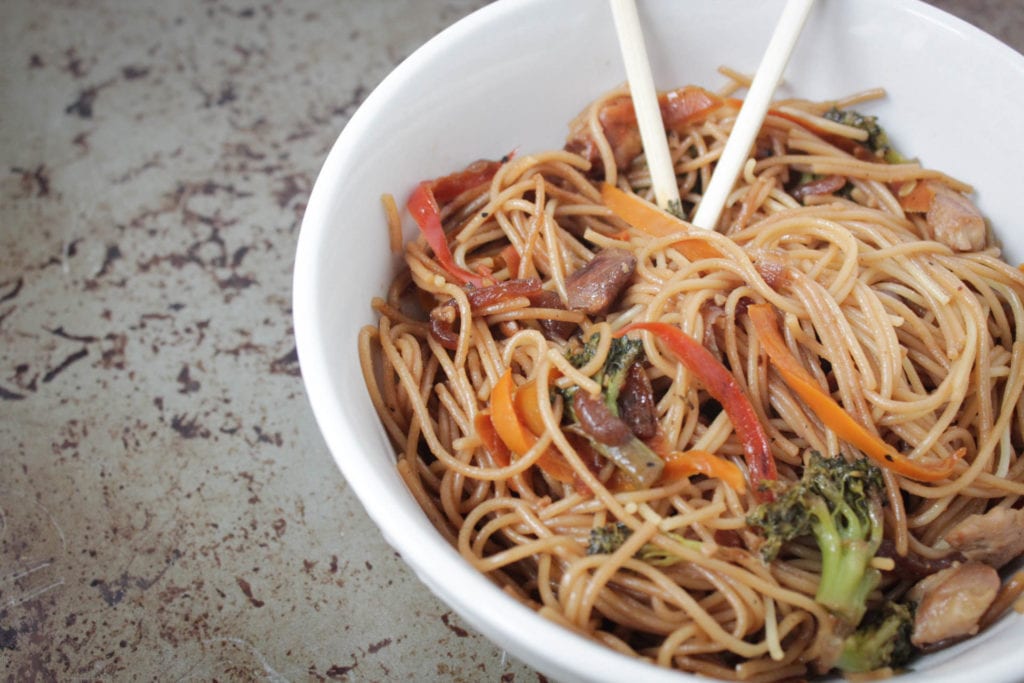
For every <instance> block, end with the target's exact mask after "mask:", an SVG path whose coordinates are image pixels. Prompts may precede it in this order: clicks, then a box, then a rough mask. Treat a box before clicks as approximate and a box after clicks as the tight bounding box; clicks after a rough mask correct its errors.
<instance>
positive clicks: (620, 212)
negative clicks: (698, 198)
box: [601, 183, 722, 261]
mask: <svg viewBox="0 0 1024 683" xmlns="http://www.w3.org/2000/svg"><path fill="white" fill-rule="evenodd" d="M601 199H602V200H603V201H604V203H605V206H607V207H608V208H609V209H611V210H612V213H614V214H615V215H616V216H618V217H619V218H621V219H622V220H624V221H626V222H627V223H629V224H630V225H632V226H633V227H634V228H636V229H637V230H641V231H643V232H646V233H647V234H648V235H652V236H654V237H668V236H670V235H679V237H680V240H679V241H678V242H676V243H675V244H674V245H673V246H674V247H675V248H676V249H678V250H679V252H680V253H681V254H682V255H683V256H685V257H686V258H688V259H690V260H691V261H700V260H702V259H710V258H721V257H722V253H721V252H720V251H718V250H717V249H715V248H714V247H713V246H711V245H710V244H708V243H707V242H705V241H704V240H702V239H698V238H689V239H688V238H687V233H688V232H690V231H691V230H692V229H693V228H692V226H690V224H689V223H686V222H685V221H683V220H681V219H679V218H676V217H675V216H673V215H672V214H670V213H667V212H665V211H662V210H661V209H659V208H658V207H657V206H655V205H654V204H651V203H650V202H648V201H646V200H644V199H641V198H640V197H638V196H637V195H635V194H630V193H629V192H623V191H622V190H620V189H619V188H617V187H615V186H614V185H611V184H609V183H604V184H603V185H601Z"/></svg>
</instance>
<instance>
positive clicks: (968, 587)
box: [908, 562, 1000, 647]
mask: <svg viewBox="0 0 1024 683" xmlns="http://www.w3.org/2000/svg"><path fill="white" fill-rule="evenodd" d="M999 585H1000V583H999V574H998V573H997V572H996V570H995V569H993V568H992V567H990V566H988V565H987V564H982V563H980V562H966V563H964V564H960V565H957V566H955V567H950V568H949V569H943V570H941V571H939V572H936V573H935V574H932V575H931V576H928V577H927V578H925V579H922V580H921V581H920V582H919V583H918V584H917V585H916V586H914V588H913V589H912V590H911V591H910V594H909V596H908V597H909V598H910V599H911V600H914V601H916V602H917V603H918V605H917V613H916V614H915V616H914V632H913V634H912V635H911V638H910V639H911V642H913V643H914V645H916V646H918V647H923V646H925V645H930V644H932V643H938V642H941V641H944V640H949V639H952V638H960V637H963V636H970V635H974V634H975V633H977V632H978V621H979V620H980V619H981V617H982V615H983V614H985V610H987V609H988V608H989V605H991V604H992V601H993V600H995V597H996V594H997V593H998V592H999Z"/></svg>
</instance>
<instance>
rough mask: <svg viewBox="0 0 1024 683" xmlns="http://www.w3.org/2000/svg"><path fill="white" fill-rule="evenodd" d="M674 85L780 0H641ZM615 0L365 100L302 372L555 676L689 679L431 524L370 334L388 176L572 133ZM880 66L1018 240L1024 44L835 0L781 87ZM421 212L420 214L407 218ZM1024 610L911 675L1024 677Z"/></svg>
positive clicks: (419, 69)
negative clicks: (382, 391)
mask: <svg viewBox="0 0 1024 683" xmlns="http://www.w3.org/2000/svg"><path fill="white" fill-rule="evenodd" d="M639 5H640V13H641V20H642V22H643V24H644V27H645V32H646V36H647V47H648V52H649V54H650V58H651V61H652V65H653V70H654V75H655V80H656V83H657V85H658V87H659V88H668V87H674V86H678V85H683V84H687V83H697V84H702V85H705V86H708V87H711V88H715V87H717V86H718V85H720V84H721V83H722V82H723V79H722V77H721V76H719V75H718V74H717V73H716V71H715V69H716V68H717V67H718V66H719V65H721V64H725V65H728V66H731V67H733V68H736V69H738V70H740V71H745V72H748V73H752V72H753V71H754V70H755V69H756V66H757V62H758V59H759V57H760V53H761V51H762V50H763V48H764V46H765V44H766V42H767V39H768V36H769V34H770V31H771V27H772V26H773V24H774V21H775V19H776V17H777V16H778V13H779V10H780V8H781V5H782V3H781V0H774V1H771V2H757V3H755V2H750V1H749V0H693V1H692V2H685V3H683V2H678V0H643V1H641V2H640V3H639ZM624 78H625V76H624V71H623V68H622V66H621V60H620V56H619V52H618V47H617V44H616V42H615V36H614V32H613V27H612V22H611V17H610V14H609V10H608V7H607V5H606V4H605V3H602V2H597V1H596V0H560V1H559V2H555V3H552V2H547V1H545V0H507V1H504V2H498V3H495V4H493V5H490V6H488V7H486V8H484V9H483V10H481V11H479V12H477V13H476V14H474V15H472V16H470V17H468V18H467V19H465V20H463V21H461V22H459V23H458V24H456V25H454V26H453V27H451V28H450V29H448V30H447V31H445V32H444V33H442V34H441V35H440V36H438V37H436V38H435V39H434V40H432V41H430V42H429V43H427V44H426V45H424V46H423V47H422V48H421V49H420V50H418V51H417V52H416V53H415V54H414V55H412V56H411V57H410V58H409V59H408V60H406V61H405V62H404V63H403V64H402V65H401V66H400V67H399V68H398V69H396V70H395V71H394V72H393V73H392V74H391V75H390V76H389V77H388V78H387V79H386V80H385V81H384V82H383V83H382V84H381V85H380V86H379V87H378V88H377V89H376V90H375V91H374V92H373V93H372V94H371V95H370V97H368V98H367V100H366V102H365V104H364V105H363V106H362V107H361V108H360V110H359V111H358V112H357V113H356V114H355V116H353V118H352V120H351V121H350V122H349V123H348V125H347V126H346V128H345V129H344V131H343V132H342V133H341V135H340V137H339V139H338V141H337V143H336V144H335V146H334V148H333V149H332V151H331V153H330V155H329V157H328V159H327V161H326V162H325V164H324V167H323V169H322V171H321V173H320V176H319V177H318V179H317V182H316V185H315V187H314V189H313V193H312V196H311V198H310V202H309V205H308V208H307V211H306V215H305V218H304V220H303V225H302V231H301V235H300V238H299V245H298V253H297V257H296V265H295V279H294V311H295V313H294V315H295V329H296V337H297V341H298V351H299V358H300V361H301V365H302V372H303V377H304V380H305V383H306V387H307V392H308V394H309V397H310V401H311V404H312V406H313V409H314V412H315V415H316V418H317V421H318V423H319V425H320V428H321V430H322V432H323V434H324V437H325V439H326V441H327V444H328V446H329V448H330V450H331V452H332V454H333V455H334V458H335V459H336V461H337V463H338V466H339V467H340V468H341V470H342V472H343V474H344V475H345V477H346V479H347V480H348V482H349V484H350V485H351V486H352V488H353V489H354V490H355V492H356V493H357V495H358V496H359V497H360V499H361V500H362V502H363V503H364V505H365V506H366V509H367V511H368V512H369V514H370V516H371V517H372V518H373V519H374V521H375V522H376V523H377V524H378V525H379V527H380V528H381V531H382V532H383V534H384V535H385V537H386V538H387V540H388V541H389V542H390V543H391V544H392V545H393V546H394V547H395V549H396V550H398V551H399V552H400V553H401V555H402V556H403V558H404V559H405V560H406V561H407V562H408V563H409V564H410V565H411V566H412V567H413V569H414V570H415V571H416V573H417V574H418V576H419V577H420V578H421V579H422V580H423V581H424V583H425V584H427V586H429V588H430V589H431V590H432V591H434V592H435V593H436V594H437V595H438V596H440V597H441V598H442V599H444V600H445V601H446V602H448V603H449V604H450V605H451V606H452V608H454V609H455V610H456V611H458V612H459V613H460V614H461V615H462V616H463V617H464V618H465V619H466V620H467V621H469V622H470V623H471V624H472V625H473V626H475V627H476V628H477V629H479V630H480V631H481V632H483V633H484V634H485V635H487V636H488V637H490V638H492V639H493V640H495V641H496V642H497V643H499V644H501V645H502V646H503V647H505V648H506V649H508V650H509V651H510V652H512V653H513V654H514V655H516V656H518V657H520V658H521V659H523V660H524V661H526V662H528V663H530V664H531V665H533V666H535V667H537V668H538V669H540V670H541V671H544V672H545V673H547V674H549V675H551V676H553V677H555V678H556V679H559V680H584V679H585V680H591V681H604V680H607V681H622V680H645V681H659V680H665V681H680V680H685V677H680V675H679V674H676V673H670V672H666V671H661V670H657V669H655V668H653V667H649V666H647V665H643V664H641V663H639V662H636V661H634V660H631V659H629V658H626V657H622V656H619V655H617V654H614V653H612V652H611V651H609V650H607V649H605V648H603V647H601V646H598V645H595V644H593V643H591V642H589V641H587V640H585V639H583V638H580V637H578V636H575V635H573V634H571V633H569V632H567V631H565V630H563V629H561V628H560V627H557V626H555V625H553V624H551V623H550V622H548V621H546V620H544V619H542V618H540V617H538V616H536V615H535V614H533V613H532V612H530V611H529V610H527V609H526V608H523V607H521V606H520V605H518V604H517V603H515V602H514V601H513V600H511V599H510V598H508V597H507V596H505V595H504V594H503V593H501V592H500V591H499V590H498V589H496V588H495V587H494V586H493V585H492V584H491V583H490V582H489V581H488V580H487V579H486V578H485V577H483V576H481V575H479V574H478V573H477V572H476V571H475V570H473V569H472V568H471V567H469V565H468V564H466V563H465V562H463V561H462V560H461V558H459V556H458V555H457V553H456V552H455V551H454V550H453V549H451V548H450V547H449V546H448V545H447V544H446V543H445V542H444V541H443V539H442V538H441V537H440V536H439V535H438V534H436V532H434V530H433V529H432V527H431V526H430V524H429V523H428V522H427V520H426V517H425V516H424V515H423V514H422V513H421V511H420V510H419V508H418V507H417V505H416V503H415V502H414V501H413V500H412V498H411V497H410V496H409V495H408V494H407V492H406V490H405V488H404V486H403V485H402V483H401V481H400V479H399V478H398V476H397V474H396V473H395V470H394V457H393V454H392V450H391V448H390V446H389V444H388V442H387V439H386V437H385V435H384V432H383V430H382V428H381V427H380V426H379V423H378V421H377V418H376V415H375V413H374V411H373V408H372V406H371V404H370V401H369V399H368V397H367V395H366V391H365V389H364V385H363V380H362V376H361V374H360V371H359V365H358V360H357V354H356V335H357V332H358V330H359V328H360V327H361V326H362V325H364V324H366V323H369V322H372V321H373V316H372V313H371V310H370V306H369V302H370V299H371V297H373V296H380V295H382V294H383V293H384V291H385V288H386V286H387V283H388V282H389V280H390V278H391V276H392V274H393V272H394V268H395V267H396V264H397V260H396V258H395V257H394V256H393V255H391V254H390V253H389V251H388V246H387V235H386V230H385V228H384V217H383V213H382V210H381V206H380V195H381V194H382V193H385V192H391V193H393V194H394V195H395V196H396V197H397V198H398V199H399V201H401V200H402V198H404V197H405V196H406V194H407V193H408V192H409V191H410V189H411V188H412V187H413V186H414V184H415V183H416V182H417V181H419V180H421V179H424V178H429V177H434V176H437V175H441V174H444V173H448V172H450V171H452V170H455V169H457V168H461V167H462V166H464V165H465V164H467V163H468V162H470V161H472V160H474V159H477V158H480V157H489V158H497V157H500V156H501V155H502V154H504V153H506V152H508V151H510V150H517V151H518V153H519V154H527V153H530V152H531V151H540V150H544V149H550V148H557V147H560V146H561V144H562V143H563V141H564V137H565V132H566V124H567V122H568V121H569V120H570V119H571V118H572V117H573V116H574V115H575V114H576V113H578V111H579V110H580V109H581V108H582V107H583V106H584V105H585V104H586V103H587V102H589V101H590V100H591V99H593V98H594V97H596V96H597V95H599V94H600V93H602V92H603V91H605V90H608V89H610V88H611V87H614V86H616V85H618V84H620V83H621V82H622V81H623V80H624ZM876 86H881V87H884V88H886V90H887V91H888V92H889V94H890V97H889V99H888V100H886V101H884V102H880V103H875V104H872V105H870V106H867V107H862V109H864V110H866V111H869V112H870V113H873V114H878V115H879V117H880V119H881V123H882V125H883V126H885V127H886V129H887V130H888V132H889V134H890V137H891V138H892V140H893V141H894V144H895V145H896V146H897V148H898V149H900V150H901V151H903V152H904V153H906V154H909V155H916V156H918V157H919V158H920V159H921V160H922V161H923V163H925V164H926V165H927V166H930V167H934V168H939V169H942V170H944V171H946V172H948V173H950V174H951V175H954V176H956V177H958V178H960V179H961V180H964V181H967V182H969V183H971V184H973V185H974V186H975V187H976V188H977V200H978V202H979V204H980V206H981V207H982V209H983V210H984V211H985V212H986V214H987V215H988V216H989V218H990V220H991V221H992V224H993V225H994V227H995V229H996V232H997V234H999V236H1000V237H1001V239H1002V240H1003V243H1004V245H1005V247H1006V252H1007V256H1008V258H1009V259H1010V260H1011V261H1012V262H1014V263H1016V262H1017V261H1019V260H1020V259H1022V258H1024V235H1022V234H1021V232H1019V228H1018V227H1017V226H1016V223H1015V221H1016V219H1017V216H1018V213H1019V208H1018V207H1019V203H1020V202H1019V196H1020V194H1019V193H1020V190H1019V189H1018V187H1017V185H1018V178H1019V172H1018V170H1017V168H1016V164H1017V163H1018V160H1019V159H1020V158H1021V153H1022V152H1024V117H1021V116H1020V112H1021V111H1024V57H1022V56H1021V55H1019V54H1017V53H1016V52H1014V51H1013V50H1011V49H1010V48H1008V47H1006V46H1004V45H1002V44H1000V43H998V42H997V41H995V40H994V39H992V38H990V37H988V36H986V35H984V34H982V33H981V32H979V31H978V30H976V29H974V28H973V27H970V26H968V25H967V24H965V23H963V22H960V21H959V20H956V19H954V18H952V17H950V16H948V15H945V14H942V13H940V12H938V11H937V10H935V9H933V8H931V7H929V6H926V5H923V4H921V3H918V2H916V1H915V0H906V1H902V2H897V1H894V0H857V1H856V2H854V1H853V0H820V2H818V3H817V6H816V8H815V10H814V12H813V14H812V16H811V18H810V20H809V22H808V25H807V27H806V28H805V30H804V33H803V35H802V37H801V40H800V43H799V45H798V47H797V49H796V51H795V53H794V55H793V58H792V61H791V62H790V67H789V69H788V70H787V72H786V83H785V85H784V86H783V88H782V90H781V91H780V93H779V95H780V96H792V95H799V96H801V97H808V98H821V99H826V98H831V97H839V96H842V95H846V94H849V93H852V92H855V91H859V90H863V89H867V88H872V87H876ZM406 229H407V231H410V232H411V231H412V230H414V228H413V226H412V224H411V222H409V223H408V224H407V225H406ZM1022 639H1024V619H1022V618H1021V617H1019V616H1017V615H1013V616H1011V617H1010V618H1008V619H1006V620H1004V621H1003V622H1002V623H1000V624H999V625H998V626H997V627H996V628H993V629H991V630H990V631H988V632H987V633H985V634H984V635H983V636H982V637H980V638H977V639H975V640H974V641H972V642H970V643H967V644H964V645H961V646H960V647H958V648H955V649H953V650H950V651H947V652H945V653H941V654H939V655H935V656H932V657H930V658H927V659H925V660H924V661H922V662H920V663H919V664H917V665H916V666H915V669H916V670H917V671H918V672H926V673H912V674H910V675H908V676H907V677H905V678H904V679H901V680H906V681H911V680H924V679H925V677H927V680H928V681H929V682H930V683H935V682H936V681H953V680H960V678H959V677H960V676H963V675H965V674H969V675H972V676H973V677H975V679H977V680H985V681H1013V680H1019V678H1020V674H1019V672H1020V671H1024V648H1021V647H1019V646H1018V642H1019V641H1021V640H1022Z"/></svg>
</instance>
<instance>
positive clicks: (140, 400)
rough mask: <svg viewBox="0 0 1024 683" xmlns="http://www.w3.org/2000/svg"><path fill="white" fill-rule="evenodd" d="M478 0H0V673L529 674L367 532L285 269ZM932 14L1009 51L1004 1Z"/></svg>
mask: <svg viewBox="0 0 1024 683" xmlns="http://www.w3.org/2000/svg"><path fill="white" fill-rule="evenodd" d="M482 4H485V3H484V2H483V0H445V1H443V2H442V1H433V2H419V1H416V0H386V1H381V2H360V1H358V0H341V1H340V2H330V1H329V0H295V1H288V2H285V1H284V0H270V1H269V2H262V3H250V2H247V1H246V0H194V1H190V2H158V1H157V0H88V1H81V2H79V1H75V0H5V1H4V3H3V6H2V8H0V19H2V21H0V37H2V40H0V60H2V61H0V66H2V72H0V101H2V102H3V109H2V113H0V150H2V153H3V168H2V170H0V472H2V475H0V675H2V676H3V677H4V678H5V679H14V680H27V679H39V680H96V679H99V680H115V679H118V680H120V679H125V678H132V679H140V680H141V679H160V680H182V679H195V680H207V679H213V678H218V679H221V680H253V679H259V680H351V681H393V680H418V681H419V680H445V681H480V680H503V681H512V680H523V681H525V680H538V679H540V680H543V677H542V676H539V675H538V674H536V673H535V672H533V671H531V670H530V669H529V668H528V667H525V666H523V665H522V664H520V663H518V662H516V661H514V660H513V659H511V658H509V657H508V656H506V655H505V653H504V652H503V651H502V650H501V648H500V647H498V646H496V645H493V644H491V643H489V642H488V641H486V640H484V639H483V638H481V637H480V636H478V635H476V634H475V633H474V632H472V631H471V630H470V629H469V628H468V627H467V626H466V625H465V624H464V623H463V622H462V621H461V620H460V618H459V617H457V616H456V615H454V614H453V613H452V612H451V611H450V610H449V609H448V608H447V607H446V606H445V605H443V604H441V603H440V602H439V601H437V600H436V599H435V598H433V597H432V595H430V594H429V592H428V591H427V590H425V589H424V588H423V586H422V585H421V584H420V583H419V582H418V581H417V580H416V578H415V577H414V576H413V574H412V572H411V571H409V569H408V568H407V567H406V566H405V565H404V564H403V563H402V561H401V559H400V558H398V557H397V555H396V554H395V553H394V552H393V551H392V550H391V549H390V547H388V546H387V545H386V544H385V542H384V541H383V539H382V538H381V537H380V534H379V533H378V532H377V531H376V529H375V528H374V526H373V525H372V523H371V522H370V521H369V519H368V518H367V516H366V515H365V513H364V512H363V510H362V508H361V507H360V505H359V503H358V501H357V500H356V499H355V496H354V495H353V494H352V492H351V491H350V490H349V489H348V488H347V487H346V484H345V481H344V480H343V478H342V477H341V475H340V474H339V473H338V471H337V469H336V467H335V465H334V462H333V460H332V459H331V457H330V455H329V453H328V452H327V450H326V447H325V446H324V444H323V442H322V440H321V438H320V435H319V432H318V431H317V428H316V425H315V423H314V421H313V417H312V414H311V412H310V409H309V407H308V404H307V402H306V397H305V394H304V391H303V387H302V382H301V378H300V376H299V367H298V363H297V360H296V353H295V343H294V340H293V338H292V322H291V302H290V286H291V268H292V258H293V254H294V248H295V243H296V238H297V236H298V231H299V224H300V221H301V218H302V213H303V209H304V207H305V201H306V198H307V195H308V193H309V191H310V189H311V187H312V183H313V181H314V179H315V177H316V174H317V172H318V170H319V168H320V165H321V163H322V162H323V160H324V158H325V157H326V154H327V152H328V150H329V148H330V146H331V144H332V143H333V142H334V139H335V138H336V136H337V134H338V132H339V131H340V130H341V128H342V127H343V126H344V124H345V122H346V121H347V120H348V118H349V116H350V115H351V114H352V112H353V111H354V110H355V108H356V107H357V106H358V104H359V103H360V102H361V101H362V99H363V98H364V97H365V96H366V95H367V94H368V92H369V91H370V90H371V89H372V88H373V87H374V86H375V85H376V84H377V83H378V82H379V81H380V80H381V79H382V78H383V77H384V76H385V74H386V73H387V72H388V71H389V70H390V69H391V68H392V67H393V66H394V65H395V64H397V63H398V61H400V60H401V59H402V58H404V57H405V56H407V55H408V54H410V53H411V52H412V51H413V50H414V49H415V48H416V47H417V46H419V45H420V44H422V43H423V42H424V41H425V40H427V39H428V38H429V37H430V36H432V35H433V34H435V33H436V32H438V31H439V30H441V29H442V28H443V27H445V26H447V25H449V24H451V23H452V22H454V21H455V20H456V19H458V18H459V17H461V16H463V15H465V14H467V13H468V12H470V11H472V10H473V9H475V8H476V7H478V6H480V5H482ZM936 4H939V5H942V6H945V8H946V9H949V10H950V11H954V12H956V13H958V14H959V15H960V16H962V17H964V18H966V19H968V20H969V21H971V22H973V23H976V24H978V25H980V26H981V27H983V28H985V29H986V30H988V31H990V32H992V33H994V34H995V35H997V36H998V37H999V38H1001V39H1002V40H1004V41H1005V42H1007V43H1009V44H1011V45H1012V46H1014V47H1015V48H1016V49H1018V50H1024V9H1022V5H1021V4H1020V0H977V1H975V2H954V1H953V0H942V1H941V2H936Z"/></svg>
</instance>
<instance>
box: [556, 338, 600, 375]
mask: <svg viewBox="0 0 1024 683" xmlns="http://www.w3.org/2000/svg"><path fill="white" fill-rule="evenodd" d="M600 341H601V335H599V334H592V335H590V337H589V338H588V339H587V341H586V342H585V343H584V344H583V346H581V347H580V348H579V349H577V350H575V351H573V350H571V349H570V350H569V351H568V352H567V353H566V354H565V358H566V360H568V361H569V363H571V364H572V366H573V367H574V368H582V367H583V366H584V365H586V364H587V363H589V362H590V359H591V358H593V357H594V353H596V352H597V345H598V344H599V343H600Z"/></svg>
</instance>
